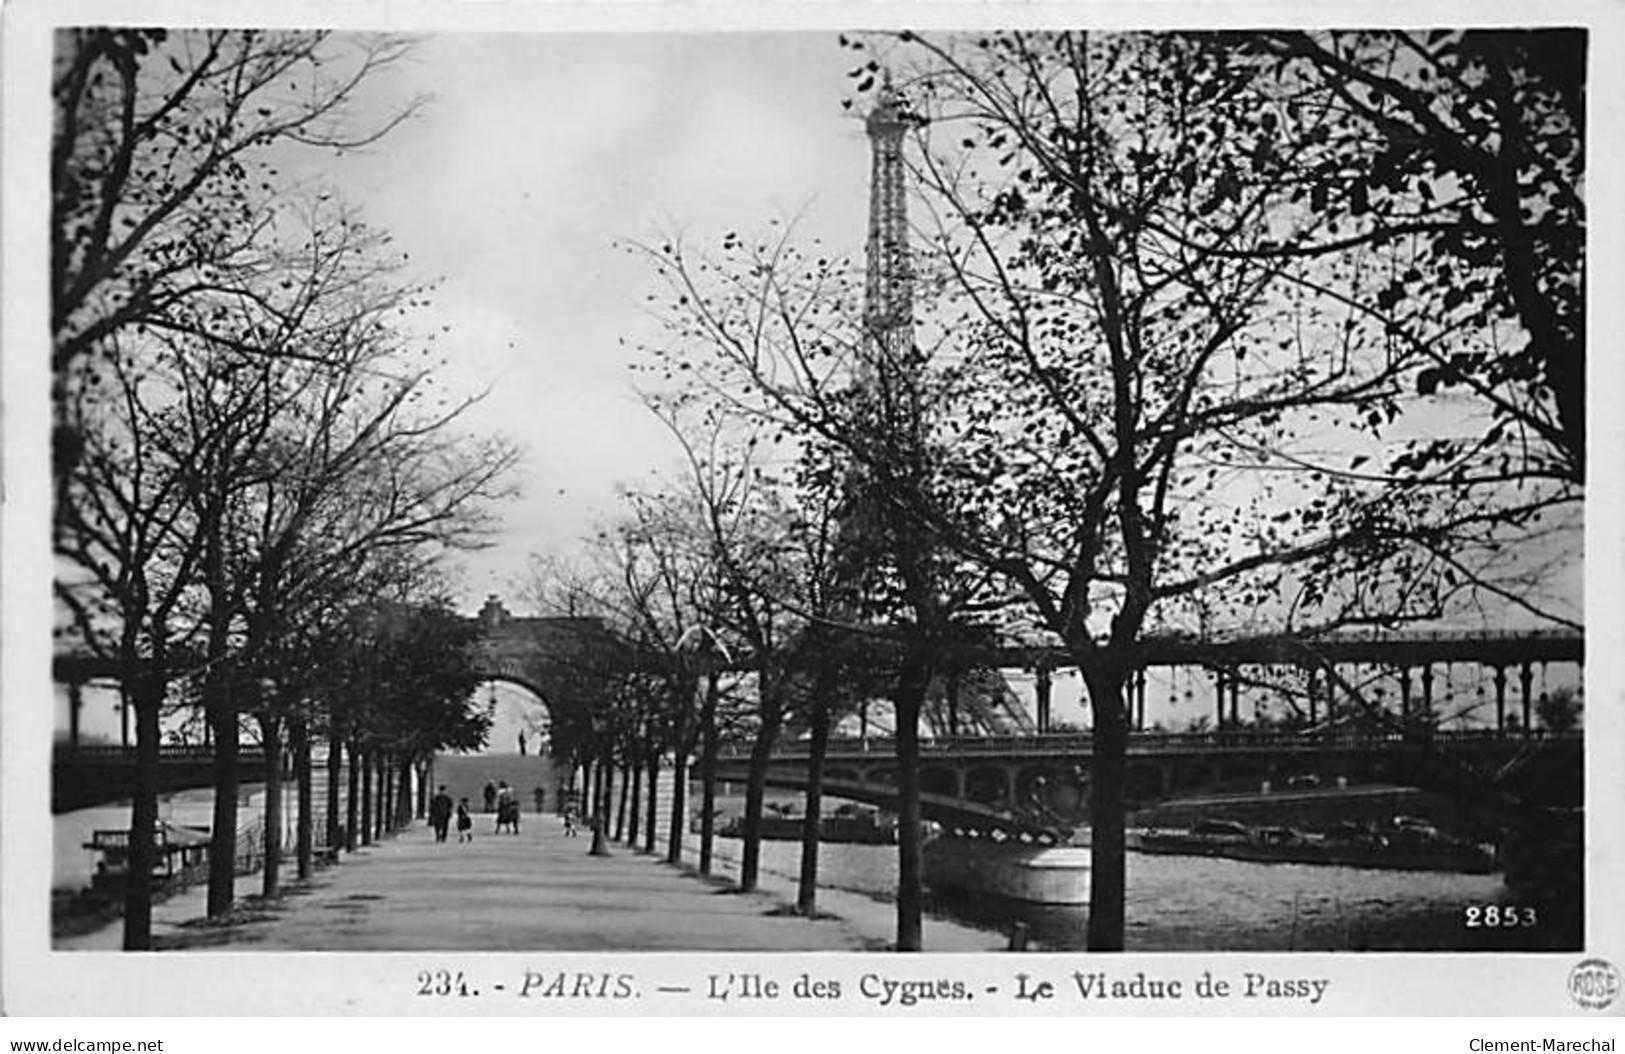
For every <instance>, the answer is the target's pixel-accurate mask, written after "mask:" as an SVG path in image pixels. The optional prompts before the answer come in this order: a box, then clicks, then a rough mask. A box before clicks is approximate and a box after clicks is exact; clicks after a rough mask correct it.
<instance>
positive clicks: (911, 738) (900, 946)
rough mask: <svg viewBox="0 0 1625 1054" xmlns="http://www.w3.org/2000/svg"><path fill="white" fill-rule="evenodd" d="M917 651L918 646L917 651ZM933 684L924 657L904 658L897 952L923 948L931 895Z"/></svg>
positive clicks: (899, 710) (898, 703) (899, 707)
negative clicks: (926, 834) (926, 847)
mask: <svg viewBox="0 0 1625 1054" xmlns="http://www.w3.org/2000/svg"><path fill="white" fill-rule="evenodd" d="M911 650H913V649H911ZM930 684H931V664H930V662H929V660H927V659H926V657H925V656H923V655H917V654H916V655H910V656H909V657H907V658H906V659H905V660H904V663H903V668H902V670H901V671H900V676H899V677H898V681H897V694H896V695H895V696H894V697H893V699H892V705H893V707H894V708H895V710H896V714H897V740H896V751H895V756H896V758H897V950H898V951H900V952H917V951H919V950H920V949H921V947H922V946H923V921H922V916H923V913H924V907H925V896H924V892H923V882H922V875H921V864H920V847H921V841H922V839H921V831H920V826H921V825H920V710H921V707H922V706H923V705H924V702H925V693H926V690H927V689H928V688H929V687H930Z"/></svg>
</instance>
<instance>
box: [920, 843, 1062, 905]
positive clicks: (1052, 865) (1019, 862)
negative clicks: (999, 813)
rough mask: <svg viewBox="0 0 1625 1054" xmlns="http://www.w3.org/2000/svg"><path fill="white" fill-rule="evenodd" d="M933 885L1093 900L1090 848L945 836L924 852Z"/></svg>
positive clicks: (1029, 897)
mask: <svg viewBox="0 0 1625 1054" xmlns="http://www.w3.org/2000/svg"><path fill="white" fill-rule="evenodd" d="M921 866H922V868H923V870H924V878H925V884H926V885H927V886H930V887H931V888H932V889H937V890H946V891H949V892H954V893H967V894H972V895H975V896H993V897H999V898H1002V899H1005V900H1013V901H1022V902H1025V903H1028V904H1087V903H1088V902H1089V847H1088V846H1080V845H1041V844H1038V843H1035V842H1022V841H1017V840H1013V839H1011V840H999V839H995V838H984V837H970V836H965V835H944V836H942V837H939V838H932V839H931V840H929V841H927V842H926V843H925V847H924V849H923V850H922V851H921Z"/></svg>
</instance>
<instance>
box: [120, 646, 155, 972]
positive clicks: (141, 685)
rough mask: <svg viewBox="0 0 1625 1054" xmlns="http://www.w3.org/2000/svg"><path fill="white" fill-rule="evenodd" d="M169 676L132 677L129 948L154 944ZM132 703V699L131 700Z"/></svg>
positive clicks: (126, 947)
mask: <svg viewBox="0 0 1625 1054" xmlns="http://www.w3.org/2000/svg"><path fill="white" fill-rule="evenodd" d="M164 687H165V685H164V680H163V678H162V677H160V676H158V675H155V674H148V673H141V674H137V675H136V676H134V677H132V678H131V683H130V690H129V693H128V694H129V702H130V703H133V705H134V706H135V796H134V798H133V799H132V801H131V802H130V846H129V857H128V866H129V879H128V881H127V882H126V883H125V887H124V950H125V951H127V952H129V951H147V950H149V949H151V948H152V877H151V876H152V870H153V866H154V865H155V864H156V863H157V860H158V852H157V845H156V844H155V843H156V837H157V831H158V763H159V762H158V757H159V754H158V747H159V736H160V735H161V731H160V729H159V712H160V711H161V710H162V709H163V701H164ZM127 705H128V704H127Z"/></svg>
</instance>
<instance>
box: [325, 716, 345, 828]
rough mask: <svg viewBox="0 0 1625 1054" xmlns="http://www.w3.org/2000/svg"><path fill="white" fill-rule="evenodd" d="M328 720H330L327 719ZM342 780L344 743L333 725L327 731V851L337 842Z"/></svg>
mask: <svg viewBox="0 0 1625 1054" xmlns="http://www.w3.org/2000/svg"><path fill="white" fill-rule="evenodd" d="M329 720H332V719H331V718H329ZM343 778H344V742H343V740H341V739H340V738H339V733H338V728H337V726H336V725H335V726H334V727H331V728H329V729H328V731H327V843H326V844H327V851H328V853H329V854H331V853H332V852H333V850H335V849H337V848H338V846H339V842H340V841H341V839H340V837H339V781H340V780H342V779H343Z"/></svg>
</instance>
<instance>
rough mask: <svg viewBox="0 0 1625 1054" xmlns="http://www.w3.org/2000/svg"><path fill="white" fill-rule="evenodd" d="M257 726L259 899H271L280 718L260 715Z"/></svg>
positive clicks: (275, 875) (276, 855) (276, 881)
mask: <svg viewBox="0 0 1625 1054" xmlns="http://www.w3.org/2000/svg"><path fill="white" fill-rule="evenodd" d="M262 702H263V700H262ZM259 724H260V742H261V743H262V744H263V745H264V748H265V869H264V870H263V871H262V872H261V873H260V896H262V897H265V898H267V899H270V898H271V897H274V896H276V895H277V893H278V892H279V891H280V890H281V886H282V719H281V718H280V717H276V716H270V717H267V716H263V715H262V716H261V717H260V719H259Z"/></svg>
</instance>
